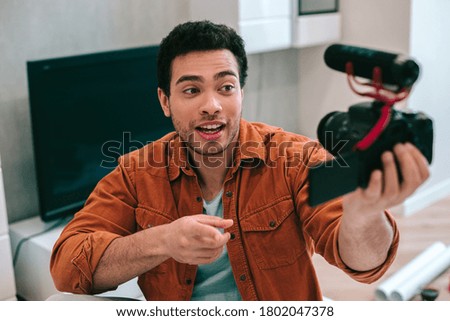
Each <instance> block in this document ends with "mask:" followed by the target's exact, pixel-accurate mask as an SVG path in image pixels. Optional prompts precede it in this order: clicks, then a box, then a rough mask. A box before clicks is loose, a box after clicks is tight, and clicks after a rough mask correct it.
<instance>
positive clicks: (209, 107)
mask: <svg viewBox="0 0 450 321" xmlns="http://www.w3.org/2000/svg"><path fill="white" fill-rule="evenodd" d="M221 111H222V104H221V102H220V100H219V99H218V97H216V96H215V95H213V94H211V95H206V96H205V100H204V102H203V103H202V106H201V107H200V113H201V114H202V115H205V114H207V115H215V114H218V113H219V112H221Z"/></svg>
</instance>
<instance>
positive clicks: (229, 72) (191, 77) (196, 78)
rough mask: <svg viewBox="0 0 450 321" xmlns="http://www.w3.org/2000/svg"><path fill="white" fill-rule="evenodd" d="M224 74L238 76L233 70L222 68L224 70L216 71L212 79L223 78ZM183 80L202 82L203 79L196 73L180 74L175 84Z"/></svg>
mask: <svg viewBox="0 0 450 321" xmlns="http://www.w3.org/2000/svg"><path fill="white" fill-rule="evenodd" d="M226 76H233V77H236V78H238V76H237V75H236V73H235V72H234V71H232V70H224V71H221V72H218V73H217V74H215V75H214V80H218V79H220V78H224V77H226ZM184 81H195V82H204V81H205V79H204V78H203V77H202V76H197V75H184V76H181V77H180V78H178V80H177V82H176V83H175V85H178V84H179V83H182V82H184Z"/></svg>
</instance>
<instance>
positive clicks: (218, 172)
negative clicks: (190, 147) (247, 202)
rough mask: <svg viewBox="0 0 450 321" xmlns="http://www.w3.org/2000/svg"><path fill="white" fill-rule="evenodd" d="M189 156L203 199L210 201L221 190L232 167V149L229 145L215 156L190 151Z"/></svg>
mask: <svg viewBox="0 0 450 321" xmlns="http://www.w3.org/2000/svg"><path fill="white" fill-rule="evenodd" d="M189 156H190V159H191V161H192V162H193V165H194V168H195V171H196V173H197V176H198V178H199V184H200V188H201V190H202V194H203V198H204V199H205V200H207V201H210V200H212V199H213V198H214V197H215V196H216V195H217V194H218V193H219V192H220V191H221V190H222V188H223V183H224V181H225V177H226V175H227V172H228V170H229V169H230V168H231V167H232V166H233V147H232V146H231V145H230V146H228V148H227V149H225V150H224V151H223V152H222V153H219V154H215V155H202V154H199V153H196V152H194V151H191V152H190V153H189Z"/></svg>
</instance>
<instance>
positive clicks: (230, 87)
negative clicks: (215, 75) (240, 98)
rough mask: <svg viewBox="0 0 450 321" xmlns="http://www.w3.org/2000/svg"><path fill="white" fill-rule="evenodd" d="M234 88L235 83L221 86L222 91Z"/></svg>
mask: <svg viewBox="0 0 450 321" xmlns="http://www.w3.org/2000/svg"><path fill="white" fill-rule="evenodd" d="M233 89H234V86H233V85H225V86H223V87H222V88H221V90H222V91H232V90H233Z"/></svg>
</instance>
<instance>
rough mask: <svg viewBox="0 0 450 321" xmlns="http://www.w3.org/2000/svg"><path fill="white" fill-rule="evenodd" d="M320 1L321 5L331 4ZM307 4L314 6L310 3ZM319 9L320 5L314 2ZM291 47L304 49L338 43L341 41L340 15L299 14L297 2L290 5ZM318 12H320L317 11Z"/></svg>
mask: <svg viewBox="0 0 450 321" xmlns="http://www.w3.org/2000/svg"><path fill="white" fill-rule="evenodd" d="M332 2H333V1H322V2H321V3H322V4H323V3H325V4H328V3H332ZM308 4H312V6H313V5H314V2H312V1H310V2H308ZM316 7H317V8H318V9H319V8H320V3H319V2H316ZM292 12H293V17H292V47H294V48H305V47H312V46H318V45H323V44H328V43H332V42H338V41H339V40H340V39H341V33H342V31H341V14H340V13H339V12H325V13H313V14H305V15H300V14H299V0H293V3H292ZM318 12H320V11H319V10H318Z"/></svg>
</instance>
